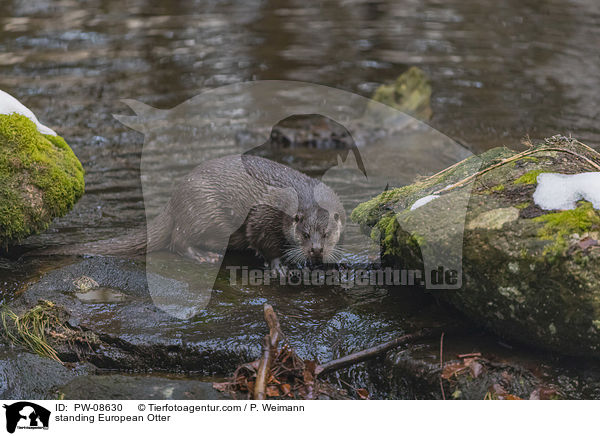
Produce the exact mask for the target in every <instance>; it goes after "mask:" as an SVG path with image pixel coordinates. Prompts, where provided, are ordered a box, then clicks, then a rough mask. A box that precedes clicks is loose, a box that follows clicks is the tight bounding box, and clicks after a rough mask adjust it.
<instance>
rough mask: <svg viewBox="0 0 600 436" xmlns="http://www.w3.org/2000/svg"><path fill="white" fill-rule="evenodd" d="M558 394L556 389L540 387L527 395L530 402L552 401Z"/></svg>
mask: <svg viewBox="0 0 600 436" xmlns="http://www.w3.org/2000/svg"><path fill="white" fill-rule="evenodd" d="M557 395H558V392H557V391H556V389H553V388H548V387H544V386H540V387H539V388H537V389H536V390H534V391H533V392H532V393H531V395H529V399H530V400H552V399H553V398H556V396H557Z"/></svg>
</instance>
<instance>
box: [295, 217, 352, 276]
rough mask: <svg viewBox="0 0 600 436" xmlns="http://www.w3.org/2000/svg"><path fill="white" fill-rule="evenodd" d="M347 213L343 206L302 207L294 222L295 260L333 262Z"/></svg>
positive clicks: (319, 262)
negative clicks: (326, 207) (325, 207)
mask: <svg viewBox="0 0 600 436" xmlns="http://www.w3.org/2000/svg"><path fill="white" fill-rule="evenodd" d="M345 222H346V216H345V212H344V209H343V208H339V209H337V208H336V209H335V210H326V209H323V208H320V207H315V208H312V209H310V210H306V211H299V212H298V213H297V214H296V215H295V216H294V218H293V222H292V225H291V229H290V230H291V234H290V237H291V240H292V242H293V244H292V246H293V248H292V249H291V252H293V253H294V258H293V259H291V260H292V261H300V262H306V261H307V262H309V263H310V264H313V265H320V264H322V263H334V262H336V261H337V260H338V255H339V253H338V251H339V250H338V249H337V247H336V245H337V243H338V242H339V240H340V236H341V235H342V231H343V230H344V225H345Z"/></svg>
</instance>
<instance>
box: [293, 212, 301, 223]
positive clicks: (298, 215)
mask: <svg viewBox="0 0 600 436" xmlns="http://www.w3.org/2000/svg"><path fill="white" fill-rule="evenodd" d="M300 221H302V215H300V214H299V213H297V214H296V215H294V222H297V223H299V222H300Z"/></svg>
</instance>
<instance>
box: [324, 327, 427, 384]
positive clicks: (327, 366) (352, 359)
mask: <svg viewBox="0 0 600 436" xmlns="http://www.w3.org/2000/svg"><path fill="white" fill-rule="evenodd" d="M432 335H433V333H432V332H431V331H430V330H423V331H420V332H417V333H414V334H409V335H404V336H400V337H399V338H396V339H392V340H391V341H388V342H384V343H383V344H379V345H376V346H374V347H371V348H367V349H366V350H361V351H357V352H356V353H352V354H348V355H347V356H344V357H340V358H339V359H335V360H330V361H329V362H326V363H323V364H321V365H317V368H316V369H315V375H316V376H317V377H318V376H321V375H324V374H326V373H328V372H331V371H335V370H338V369H340V368H345V367H347V366H351V365H354V364H356V363H359V362H364V361H365V360H369V359H372V358H373V357H376V356H378V355H380V354H382V353H385V352H386V351H389V350H391V349H393V348H397V347H399V346H400V345H405V344H408V343H410V342H413V341H415V340H417V339H423V338H426V337H429V336H432Z"/></svg>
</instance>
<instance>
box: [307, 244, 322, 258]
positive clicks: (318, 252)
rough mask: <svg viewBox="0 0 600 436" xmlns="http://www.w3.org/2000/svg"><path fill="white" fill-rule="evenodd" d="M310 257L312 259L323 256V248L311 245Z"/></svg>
mask: <svg viewBox="0 0 600 436" xmlns="http://www.w3.org/2000/svg"><path fill="white" fill-rule="evenodd" d="M310 255H311V256H313V257H321V256H323V247H321V246H320V245H313V246H312V247H311V249H310Z"/></svg>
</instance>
